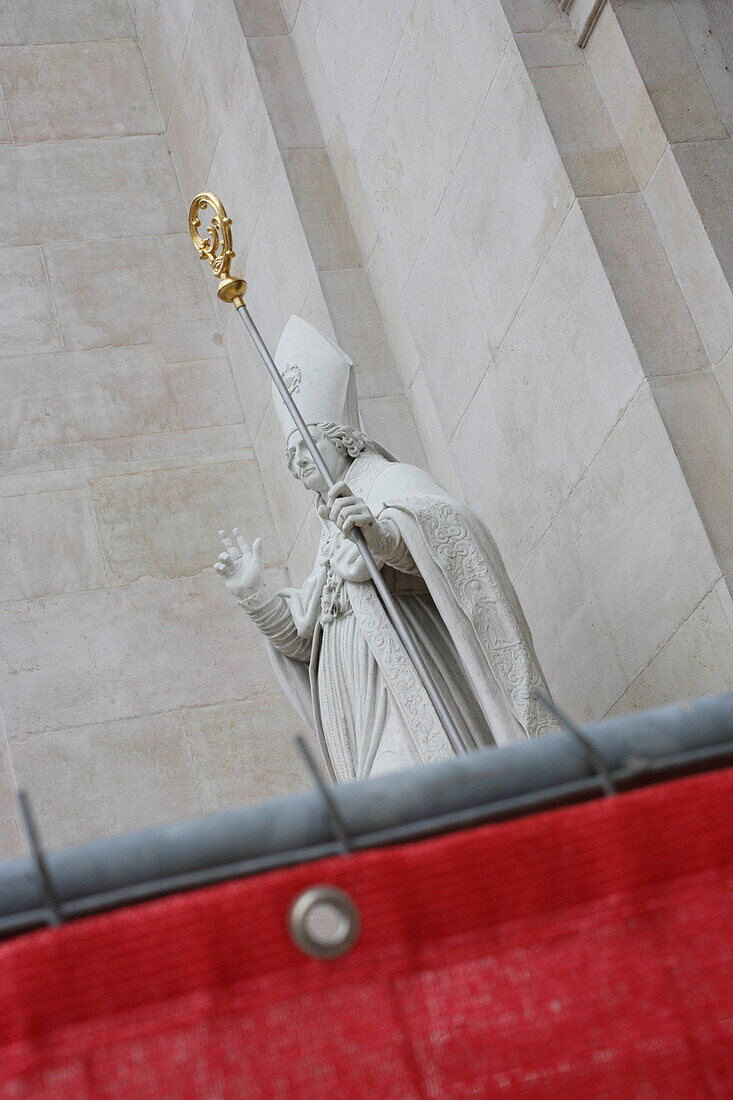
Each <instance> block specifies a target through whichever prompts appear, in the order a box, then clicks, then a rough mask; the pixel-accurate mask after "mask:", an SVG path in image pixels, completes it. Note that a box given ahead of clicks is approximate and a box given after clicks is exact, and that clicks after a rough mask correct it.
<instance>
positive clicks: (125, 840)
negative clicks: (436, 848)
mask: <svg viewBox="0 0 733 1100" xmlns="http://www.w3.org/2000/svg"><path fill="white" fill-rule="evenodd" d="M582 732H583V735H584V738H585V739H587V740H588V741H589V742H590V743H591V744H592V745H593V748H594V751H595V752H596V753H597V754H598V755H599V757H600V758H601V759H602V760H603V761H604V763H605V767H606V769H607V771H608V774H609V775H610V776H611V777H612V780H613V785H614V789H615V790H617V791H625V790H629V789H631V788H634V787H639V786H644V785H646V784H650V783H655V782H659V781H661V780H666V779H672V778H675V777H678V776H681V775H689V774H692V773H694V772H699V771H705V770H710V769H713V768H722V767H730V766H733V693H731V694H728V695H721V696H713V697H711V698H708V699H701V700H698V701H697V702H695V703H691V704H687V705H685V706H675V707H660V708H657V709H654V710H651V711H645V712H640V713H635V714H630V715H626V716H624V717H621V718H614V719H609V720H607V721H606V722H603V723H601V724H599V725H596V726H588V727H584V728H583V730H582ZM605 789H606V783H605V781H604V776H603V775H599V774H598V773H597V772H595V771H594V769H593V765H592V761H589V758H588V755H587V753H585V752H584V751H583V750H582V746H579V745H578V743H577V742H576V741H575V740H574V738H573V737H572V735H570V734H568V733H561V732H558V733H554V734H549V735H546V736H544V737H542V738H539V739H538V740H536V741H531V742H523V743H520V744H515V745H511V746H506V747H504V748H499V749H484V750H482V751H480V752H477V753H472V754H470V755H467V756H462V757H458V758H455V759H452V760H448V761H444V762H441V763H439V764H432V765H429V766H426V767H422V768H415V769H411V770H409V771H405V772H400V773H397V774H394V775H389V776H384V777H381V778H378V779H371V780H366V781H365V782H361V783H351V784H347V785H344V786H343V787H338V788H332V789H331V792H330V793H331V796H332V797H333V798H335V799H336V801H337V804H338V813H339V820H340V821H341V822H343V824H344V827H345V828H346V829H347V830H348V837H349V841H350V845H351V849H352V850H353V851H359V850H363V849H366V848H374V847H380V846H383V845H388V844H396V843H402V842H405V841H411V840H418V839H420V838H424V837H427V836H434V835H437V834H440V833H444V832H449V831H452V830H455V829H460V828H467V827H469V826H473V825H479V824H483V823H488V822H493V821H502V820H506V819H508V818H512V817H517V816H520V815H523V814H528V813H536V812H538V811H541V810H548V809H552V808H555V807H558V806H563V805H569V804H571V803H574V802H581V801H585V800H588V799H591V798H597V797H599V796H601V795H602V794H603V793H604V791H605ZM343 851H344V844H343V838H342V837H340V836H339V835H338V830H336V829H335V828H334V822H333V817H332V815H331V814H330V812H329V807H328V805H327V804H326V803H324V800H323V799H322V797H321V796H320V794H319V793H318V791H309V792H306V793H304V794H299V795H292V796H290V797H289V798H283V799H277V800H273V801H270V802H263V803H260V804H258V805H254V806H250V807H246V808H243V809H241V810H232V811H229V812H227V813H222V814H216V815H213V816H211V817H208V818H201V819H197V820H195V821H187V822H182V823H180V824H177V825H167V826H161V827H159V828H157V829H148V830H145V831H142V832H138V833H129V834H126V835H123V836H117V837H111V838H109V839H106V840H100V841H94V842H92V843H89V844H84V845H80V846H78V847H76V848H69V849H65V850H63V851H58V852H52V853H48V854H46V856H45V862H46V866H47V871H48V874H49V876H50V878H51V880H52V884H53V889H54V891H55V897H56V900H57V902H58V905H59V908H60V910H61V914H62V916H63V919H64V920H69V919H71V918H75V917H82V916H87V915H89V914H91V913H98V912H102V911H104V910H107V909H112V908H117V907H119V906H122V905H129V904H133V903H135V902H140V901H145V900H148V899H150V898H154V897H160V896H162V895H165V894H170V893H174V892H178V891H181V890H190V889H195V888H197V887H201V886H206V885H210V884H212V883H216V882H222V881H225V880H227V879H233V878H239V877H243V876H247V875H253V874H260V873H262V872H264V871H269V870H273V869H275V868H279V867H288V866H293V865H295V864H299V863H304V862H309V861H312V860H317V859H321V858H324V857H326V856H331V855H337V854H339V853H343ZM50 919H51V915H50V914H49V908H48V904H47V901H46V895H45V894H44V890H43V883H42V882H41V881H40V880H39V876H38V873H37V868H36V865H35V864H34V862H33V860H32V859H22V858H21V859H15V860H10V861H7V862H5V863H0V935H4V936H8V935H13V934H17V933H19V932H23V931H27V930H29V929H32V928H38V927H40V926H43V925H46V924H48V923H49V922H50Z"/></svg>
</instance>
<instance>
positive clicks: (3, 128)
mask: <svg viewBox="0 0 733 1100" xmlns="http://www.w3.org/2000/svg"><path fill="white" fill-rule="evenodd" d="M12 140H13V135H12V133H11V131H10V123H9V122H8V113H7V111H6V109H5V97H4V96H3V93H2V88H0V144H5V143H6V142H8V141H12Z"/></svg>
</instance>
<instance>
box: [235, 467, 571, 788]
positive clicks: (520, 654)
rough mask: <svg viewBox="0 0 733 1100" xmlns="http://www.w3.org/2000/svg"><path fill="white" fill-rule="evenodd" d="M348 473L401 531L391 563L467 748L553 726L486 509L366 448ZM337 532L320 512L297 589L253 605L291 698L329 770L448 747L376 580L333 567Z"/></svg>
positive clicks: (380, 766) (335, 772)
mask: <svg viewBox="0 0 733 1100" xmlns="http://www.w3.org/2000/svg"><path fill="white" fill-rule="evenodd" d="M346 480H347V481H348V484H349V486H350V488H351V490H352V492H354V493H356V494H357V495H359V496H362V497H363V498H364V499H365V500H366V502H367V504H368V505H369V507H370V509H371V511H372V512H373V514H374V515H375V516H377V517H378V518H379V519H380V520H384V521H386V522H387V524H388V526H389V527H390V528H391V530H392V531H394V532H395V533H396V537H395V538H394V539H393V543H392V546H391V549H390V552H389V560H387V561H386V562H385V565H384V567H383V568H384V576H385V579H386V580H387V583H388V585H389V587H390V589H391V590H392V592H393V593H394V595H395V598H396V600H397V602H398V603H399V605H400V608H401V610H402V612H403V614H404V616H405V618H406V619H407V622H408V625H409V626H410V628H411V630H412V633H413V636H414V637H415V640H416V642H417V645H418V646H419V647H420V649H421V651H422V654H423V657H424V658H425V660H426V662H427V664H428V667H429V668H430V670H431V672H432V673H433V675H434V677H435V679H436V681H437V684H438V687H439V689H440V690H441V693H442V695H443V698H444V699H445V700H446V703H447V704H448V706H449V707H450V709H451V711H452V713H453V717H454V719H455V721H456V725H457V727H458V730H459V732H460V734H461V736H462V738H463V740H464V743H465V745H466V747H467V748H475V747H476V746H478V745H483V744H505V743H507V742H510V741H515V740H519V739H521V738H524V737H534V736H536V735H538V734H540V733H543V732H544V731H545V730H546V729H549V728H550V727H551V725H552V722H551V719H550V718H549V717H548V716H547V715H546V714H545V713H544V712H543V711H542V709H541V707H539V706H538V704H537V702H536V700H535V699H534V698H533V695H532V692H533V689H534V688H540V689H541V690H542V691H544V692H545V693H547V694H549V693H548V691H547V686H546V684H545V681H544V678H543V676H542V672H541V670H540V667H539V664H538V661H537V658H536V656H535V652H534V647H533V645H532V637H531V634H530V631H529V627H528V626H527V623H526V621H525V618H524V615H523V614H522V610H521V607H520V606H519V601H518V599H517V596H516V593H515V592H514V588H513V587H512V584H511V582H510V580H509V578H508V576H507V574H506V570H505V569H504V565H503V563H502V561H501V557H500V556H499V552H498V550H497V548H496V545H495V543H494V541H493V539H492V538H491V536H490V534H489V532H488V531H487V530H486V528H485V527H484V525H483V524H482V523H481V521H480V520H478V519H477V517H476V516H475V515H473V513H472V512H471V511H470V510H469V509H468V508H467V507H466V506H465V505H463V504H461V503H460V502H459V501H457V500H455V499H453V498H452V497H450V496H449V495H448V494H446V492H445V490H443V489H442V488H441V487H440V486H439V485H437V484H436V482H435V481H433V479H432V478H431V477H430V476H429V475H428V474H427V473H425V471H423V470H420V469H417V468H416V467H413V466H407V465H405V464H403V463H398V462H392V461H390V460H389V459H388V458H385V457H384V456H383V455H381V454H377V453H375V452H374V451H367V452H364V453H362V454H361V455H359V456H358V457H357V458H356V459H355V460H354V462H353V463H352V464H351V466H350V467H349V470H348V472H347V475H346ZM341 545H342V536H341V533H340V532H339V531H338V529H337V528H336V527H335V526H334V525H332V524H330V523H324V524H323V532H322V536H321V542H320V546H319V550H318V554H317V558H316V563H315V566H314V569H313V571H312V573H311V574H310V576H309V577H308V579H307V580H306V582H305V584H304V585H303V586H302V587H301V588H286V589H284V590H282V591H281V592H279V593H278V594H276V595H273V594H269V595H267V596H265V597H264V598H259V599H258V600H255V601H254V603H252V604H250V605H249V606H248V604H247V601H243V603H244V604H245V606H246V607H247V610H248V612H249V614H250V615H251V616H252V618H253V619H254V621H255V622H256V623H257V625H258V627H259V628H260V630H261V631H262V633H263V634H265V636H266V638H267V640H268V648H269V651H270V656H271V659H272V662H273V666H274V668H275V671H276V673H277V675H278V677H279V679H280V681H281V683H282V686H283V688H284V690H285V692H286V694H287V695H288V697H289V698H290V700H291V702H292V703H293V704H294V705H295V706H296V708H297V709H298V710H299V712H300V713H301V715H302V717H303V718H304V720H305V721H306V722H307V723H308V724H309V725H311V726H312V727H314V728H315V731H316V734H317V736H318V740H319V742H320V745H321V748H322V750H323V754H324V757H325V760H326V763H327V766H328V768H329V771H330V773H331V776H332V778H333V779H334V780H335V781H337V782H346V781H348V780H350V779H363V778H366V777H367V776H369V775H377V774H382V773H384V772H387V771H394V770H397V769H399V768H403V767H409V766H410V765H413V764H418V763H429V762H432V761H434V760H440V759H445V758H447V757H449V756H451V755H452V754H453V750H452V748H451V746H450V744H449V742H448V740H447V738H446V735H445V733H444V731H443V728H442V726H441V725H440V722H439V720H438V718H437V715H436V713H435V711H434V709H433V706H432V704H431V703H430V700H429V698H428V696H427V694H426V692H425V689H424V688H423V686H422V684H421V682H420V679H419V677H418V675H417V673H416V671H415V669H414V667H413V665H412V662H411V661H410V658H409V657H408V655H407V653H406V651H405V650H404V648H403V646H402V643H401V642H400V641H399V638H398V637H397V635H396V633H395V631H394V628H393V627H392V625H391V624H390V622H389V620H388V618H387V616H386V613H385V612H384V610H383V608H382V605H381V603H380V601H379V597H378V596H377V594H376V592H375V590H374V588H373V586H372V585H371V583H369V582H368V581H367V582H365V583H358V582H354V581H349V580H345V579H344V578H343V577H342V576H340V574H339V571H338V562H339V550H340V547H341Z"/></svg>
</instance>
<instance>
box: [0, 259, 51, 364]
mask: <svg viewBox="0 0 733 1100" xmlns="http://www.w3.org/2000/svg"><path fill="white" fill-rule="evenodd" d="M61 346H62V344H61V337H60V335H59V330H58V325H57V323H56V316H55V313H54V308H53V302H52V299H51V291H50V287H49V285H48V278H47V276H46V268H45V265H44V262H43V255H42V253H41V250H40V248H35V247H28V248H0V353H2V354H4V355H22V354H23V353H26V354H27V353H30V352H44V351H57V350H59V349H60V348H61Z"/></svg>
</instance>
